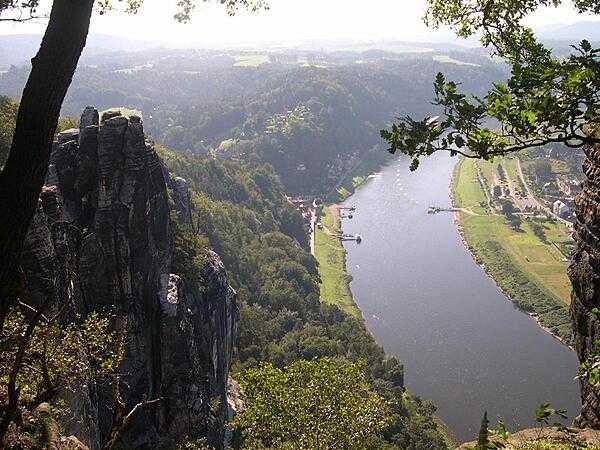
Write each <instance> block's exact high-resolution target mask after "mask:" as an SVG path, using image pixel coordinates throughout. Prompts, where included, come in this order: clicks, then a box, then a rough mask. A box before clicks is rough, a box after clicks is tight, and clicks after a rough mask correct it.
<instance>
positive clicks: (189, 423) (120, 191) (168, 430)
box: [23, 107, 238, 449]
mask: <svg viewBox="0 0 600 450" xmlns="http://www.w3.org/2000/svg"><path fill="white" fill-rule="evenodd" d="M190 208H191V206H190V202H189V193H188V191H187V186H186V183H185V180H183V179H181V178H176V177H173V176H171V175H170V174H169V173H168V172H167V170H166V169H165V167H164V165H163V164H162V162H161V160H160V158H159V157H158V156H157V154H156V152H155V151H154V149H153V147H152V145H151V144H149V143H148V142H146V141H145V138H144V132H143V126H142V121H141V119H140V118H139V117H136V116H131V117H124V116H122V115H121V114H120V113H118V112H108V113H105V114H104V115H103V116H102V118H99V114H98V112H97V111H96V110H95V109H93V108H89V107H88V108H86V110H85V111H84V113H83V115H82V117H81V124H80V128H79V130H68V131H66V132H63V133H61V134H59V135H58V136H57V139H56V142H55V146H54V149H53V153H52V158H51V165H50V167H49V171H48V176H47V181H46V186H44V189H43V192H42V195H41V198H40V206H39V210H38V213H37V215H36V216H35V220H34V222H33V224H32V226H31V229H30V231H29V235H28V239H27V247H26V251H25V253H24V264H23V265H24V271H25V275H26V279H27V283H28V287H29V289H30V291H31V292H32V297H34V298H35V299H37V300H36V301H38V302H41V301H43V299H44V298H48V297H49V296H50V297H51V298H53V299H54V300H53V301H54V302H56V303H57V304H61V305H62V304H68V305H71V308H70V309H71V310H72V311H73V313H72V316H73V317H72V320H77V317H79V316H83V315H85V314H87V313H89V312H91V311H103V312H111V313H112V314H115V315H116V316H118V317H120V318H121V319H119V320H120V322H119V323H125V324H126V331H127V341H126V342H127V344H126V350H125V357H124V361H123V368H122V370H123V379H122V381H123V383H122V386H123V387H124V389H123V400H124V402H125V404H126V406H127V409H129V408H131V407H133V406H134V405H136V404H137V403H138V402H140V401H142V400H143V399H158V398H161V399H162V400H161V401H160V402H158V403H156V404H154V405H152V406H148V407H146V408H143V410H142V411H140V412H139V413H137V414H136V417H135V419H134V421H133V423H132V424H131V426H130V427H129V428H128V431H127V433H126V434H125V436H124V437H123V440H122V443H121V444H122V446H123V448H156V447H158V446H163V445H164V446H166V447H167V448H168V447H170V446H173V445H174V444H175V443H177V442H181V441H182V440H183V439H184V438H185V437H188V436H189V437H192V436H206V437H207V438H208V441H209V442H210V443H211V444H212V445H213V446H215V447H217V448H220V447H221V446H222V442H223V435H224V422H225V420H226V416H227V379H228V371H229V365H230V361H231V355H232V351H233V340H234V336H235V334H236V327H237V320H238V309H237V305H236V293H235V291H234V290H233V289H232V288H231V287H230V285H229V284H228V282H227V279H226V277H225V271H224V268H223V265H222V263H221V261H220V259H219V257H218V256H217V255H216V254H214V253H209V254H208V255H206V258H205V263H204V265H203V267H202V269H201V270H200V273H199V275H198V278H199V279H194V280H190V279H185V278H184V277H183V276H182V274H174V273H171V267H172V256H173V236H172V226H171V220H179V221H182V222H185V221H186V220H187V218H188V217H189V211H190ZM172 209H174V212H175V213H176V214H171V212H172V211H171V210H172ZM171 217H177V219H171ZM68 399H69V404H70V407H71V412H72V418H71V419H70V420H69V421H68V423H66V424H65V425H66V429H67V431H68V432H70V433H74V434H75V435H76V436H77V437H78V438H79V439H80V440H81V441H82V442H84V443H85V444H86V445H88V446H89V447H90V448H91V449H96V448H99V447H100V446H101V445H102V442H103V441H104V440H105V439H106V437H107V433H108V431H109V430H110V426H111V422H112V410H113V406H114V405H113V404H112V396H111V395H110V389H109V387H108V386H106V385H103V384H100V383H96V382H94V381H92V380H90V383H89V384H88V385H87V386H83V387H82V388H81V389H80V390H78V392H75V393H72V394H70V395H69V396H68Z"/></svg>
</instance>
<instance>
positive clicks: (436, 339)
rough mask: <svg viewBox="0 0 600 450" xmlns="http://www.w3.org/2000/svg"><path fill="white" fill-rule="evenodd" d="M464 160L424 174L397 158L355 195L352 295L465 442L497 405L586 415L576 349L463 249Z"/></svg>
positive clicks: (414, 386) (514, 413)
mask: <svg viewBox="0 0 600 450" xmlns="http://www.w3.org/2000/svg"><path fill="white" fill-rule="evenodd" d="M455 162H456V161H455V160H453V159H451V158H449V157H447V156H446V155H440V156H438V157H434V158H431V159H429V160H426V161H422V164H421V167H420V168H419V170H418V171H417V172H416V173H411V172H410V171H409V170H408V164H407V163H406V161H404V160H403V161H396V162H394V164H392V165H390V166H388V167H386V168H385V169H384V170H383V171H382V172H381V173H380V174H378V175H376V176H375V177H372V179H371V180H369V182H368V183H366V184H365V185H364V186H363V187H361V188H360V189H358V191H357V192H356V193H355V194H354V195H353V196H352V197H350V198H349V199H348V200H347V201H346V202H345V203H346V205H347V206H349V205H352V206H356V207H357V211H356V213H355V215H354V218H353V219H351V220H349V219H344V221H343V222H344V223H343V227H344V232H346V233H352V234H354V233H360V234H361V235H362V237H363V241H362V243H361V244H360V245H356V244H355V243H354V242H350V243H346V249H347V250H348V258H347V266H348V270H349V272H350V273H351V275H352V276H353V278H354V280H353V282H352V284H351V287H352V292H353V294H354V296H355V298H356V300H357V302H358V304H359V306H360V308H361V310H362V312H363V316H364V317H365V320H366V322H367V325H368V327H369V329H370V330H371V332H372V333H373V334H374V335H375V337H376V338H377V340H378V341H379V342H380V343H381V345H383V346H384V348H385V349H386V351H387V352H389V353H391V354H394V355H396V356H398V357H399V358H400V359H401V360H402V361H403V362H404V363H405V379H406V385H407V387H408V388H409V390H410V391H411V392H413V393H415V394H417V395H420V396H422V397H423V398H424V399H431V400H433V401H434V403H435V404H436V406H437V407H438V412H437V415H438V416H439V417H441V418H442V420H444V422H446V424H447V425H448V426H449V427H450V428H451V430H452V431H453V432H454V433H455V434H456V437H457V438H458V439H459V440H470V439H471V438H473V437H474V436H475V435H476V433H477V430H478V429H479V425H480V422H481V417H482V415H483V411H484V410H487V411H488V415H489V417H490V420H491V421H492V422H495V419H496V418H497V417H503V418H504V420H505V421H506V423H507V425H508V426H509V428H511V429H515V428H516V427H527V426H530V425H533V424H534V422H535V421H534V410H535V408H536V407H537V406H538V405H539V404H540V403H542V402H543V401H550V402H551V403H552V405H553V406H554V407H557V408H564V409H567V410H568V411H569V413H571V414H576V413H577V410H578V408H579V397H578V390H577V385H576V382H575V381H573V377H574V376H575V374H576V370H577V359H576V356H575V354H574V352H572V351H571V350H569V349H568V348H567V347H565V346H564V345H562V344H561V343H559V342H558V341H557V340H556V339H554V338H553V337H552V336H551V335H550V334H548V333H546V332H545V331H543V330H542V329H541V328H540V327H539V326H538V325H537V324H536V322H535V321H534V320H533V319H531V318H530V317H529V316H527V315H526V314H523V313H521V312H519V311H518V310H517V309H515V308H514V306H513V305H512V303H510V302H509V301H508V300H507V298H506V297H505V296H504V294H502V292H501V291H500V290H499V289H498V288H497V286H496V285H495V283H494V282H493V280H491V279H490V278H489V277H488V276H487V275H486V274H485V273H484V271H483V270H482V269H481V268H480V267H479V266H478V265H476V264H475V262H474V261H473V259H472V257H471V254H470V253H469V252H468V251H467V250H466V248H465V247H464V245H463V243H462V241H461V239H460V236H459V234H458V231H457V228H456V225H455V223H454V220H453V216H452V214H451V213H440V214H435V215H428V214H426V210H427V207H428V206H429V205H432V204H435V205H449V204H450V198H449V184H450V179H451V176H452V170H453V167H454V163H455Z"/></svg>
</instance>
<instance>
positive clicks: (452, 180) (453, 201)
mask: <svg viewBox="0 0 600 450" xmlns="http://www.w3.org/2000/svg"><path fill="white" fill-rule="evenodd" d="M461 163H462V159H461V160H459V161H458V162H457V163H456V165H455V166H454V169H453V170H452V176H451V177H450V184H449V186H448V189H449V196H450V202H451V204H452V207H454V208H458V207H460V206H459V205H457V203H456V198H455V195H454V189H455V178H456V175H457V172H458V171H459V170H460V164H461ZM453 222H454V225H455V226H456V231H457V232H458V235H459V237H460V240H461V242H462V244H463V245H464V247H465V249H466V250H467V251H468V252H469V254H470V255H471V258H473V262H474V263H475V264H476V265H477V266H478V267H479V268H480V269H481V270H483V272H484V273H485V274H486V276H488V277H489V278H490V279H491V280H492V281H493V282H494V284H495V285H496V287H497V288H498V290H499V291H500V292H501V293H502V295H504V297H505V298H506V300H507V301H508V302H510V303H511V304H512V305H513V306H514V307H515V308H516V309H518V310H519V311H520V312H521V313H523V314H526V315H527V316H529V317H530V318H531V319H533V320H534V321H535V322H536V323H537V325H538V326H539V327H540V328H541V329H542V330H543V331H545V332H546V333H548V334H549V335H551V336H552V337H553V338H554V339H556V340H557V341H559V342H560V343H561V344H563V345H565V346H566V347H568V348H569V349H571V350H573V351H575V349H574V348H573V346H572V345H570V344H569V343H567V342H566V341H565V339H563V338H562V337H561V336H559V335H558V334H556V333H554V332H553V331H552V330H551V329H550V328H548V327H547V326H545V325H544V324H543V323H542V322H541V320H540V318H539V315H538V314H536V313H534V312H529V311H525V310H524V309H522V308H520V307H519V305H518V304H517V303H516V302H515V301H514V300H513V299H512V298H511V296H510V294H509V293H508V292H507V291H506V290H505V289H504V288H503V287H502V286H501V285H500V282H499V281H498V280H496V278H495V277H494V275H493V274H492V273H491V272H490V271H489V269H488V268H487V267H486V265H485V264H484V263H483V262H481V261H480V260H479V258H478V256H477V254H476V251H475V249H474V248H473V247H472V245H471V244H469V241H468V240H467V237H466V235H465V231H464V225H463V223H462V221H461V217H460V212H459V211H455V212H454V213H453Z"/></svg>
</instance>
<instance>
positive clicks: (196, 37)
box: [0, 0, 582, 45]
mask: <svg viewBox="0 0 600 450" xmlns="http://www.w3.org/2000/svg"><path fill="white" fill-rule="evenodd" d="M43 1H47V2H49V0H43ZM175 4H176V0H145V3H144V5H143V7H142V9H141V10H140V12H139V13H138V15H137V16H133V17H131V16H127V15H124V14H120V13H109V14H108V15H105V16H99V15H95V17H94V19H93V22H92V32H93V33H102V34H111V35H118V36H127V37H129V38H134V39H144V40H156V41H162V42H172V43H175V44H185V43H190V44H191V43H193V44H199V43H203V44H205V45H214V44H217V43H218V44H236V45H239V44H252V43H257V42H265V41H282V40H283V41H286V42H288V43H293V42H294V41H300V40H312V39H356V40H365V39H369V40H377V39H385V38H394V39H402V40H413V41H428V40H440V39H443V38H445V37H448V36H450V33H449V32H447V31H445V32H444V31H437V32H434V31H431V30H427V28H426V27H425V26H424V25H423V22H422V20H421V17H422V15H423V12H424V9H425V5H426V1H425V0H270V4H271V9H270V10H269V11H262V12H260V13H248V12H242V13H239V14H238V15H237V16H236V17H233V18H232V17H228V16H227V14H226V13H225V11H224V8H223V7H221V6H219V5H216V4H215V2H214V1H213V2H209V3H207V4H202V5H201V6H199V7H198V9H197V12H196V13H195V15H194V20H193V21H192V22H191V23H190V24H186V25H182V24H177V23H175V22H174V20H173V19H172V16H173V13H174V11H175ZM581 19H582V17H581V16H578V15H577V14H576V13H575V12H574V11H573V10H572V9H571V8H570V7H569V6H563V7H560V8H558V9H555V8H548V9H546V10H544V11H541V12H540V13H538V14H536V15H535V17H533V18H531V20H530V23H531V24H532V25H534V26H536V25H546V24H552V23H558V22H560V23H570V22H575V21H577V20H581ZM41 30H42V24H37V25H36V24H28V25H14V26H13V25H10V24H6V23H2V24H0V34H12V33H31V32H36V31H37V32H41Z"/></svg>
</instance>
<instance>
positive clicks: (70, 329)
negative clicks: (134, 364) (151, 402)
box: [0, 304, 118, 445]
mask: <svg viewBox="0 0 600 450" xmlns="http://www.w3.org/2000/svg"><path fill="white" fill-rule="evenodd" d="M22 305H23V304H22ZM40 308H41V307H40ZM20 309H21V308H16V307H15V308H11V310H10V314H9V316H8V317H7V320H6V321H5V324H4V327H3V330H2V335H1V336H0V343H1V346H2V347H1V350H2V351H1V352H0V374H1V375H0V402H1V411H2V412H1V415H0V421H1V423H2V429H1V431H2V433H3V434H2V439H3V444H5V445H7V443H10V442H12V443H13V444H15V445H16V443H17V442H24V441H27V440H29V439H34V438H35V434H36V433H37V431H39V426H42V425H43V423H41V422H38V419H39V417H38V416H39V415H38V414H37V412H36V409H37V408H38V407H39V406H40V405H42V404H43V403H45V402H51V401H55V400H56V399H57V397H58V395H59V394H61V393H64V392H65V391H69V390H72V389H76V388H77V387H79V386H80V385H81V384H82V383H86V382H88V380H90V379H93V378H100V377H106V376H108V375H110V374H112V373H113V372H114V371H115V369H116V367H117V365H118V355H117V354H116V353H115V351H114V338H115V336H114V334H113V333H112V332H110V331H109V319H108V318H106V317H102V316H100V315H99V314H97V313H94V312H93V313H91V314H90V315H89V316H88V317H86V318H85V319H84V320H83V321H81V322H80V323H79V324H76V323H64V322H63V321H62V320H64V316H63V315H61V314H60V312H59V313H57V314H55V315H54V316H53V317H50V318H48V317H46V315H45V314H44V313H41V312H40V311H42V309H40V310H39V311H37V312H33V311H32V308H31V307H27V308H24V309H23V310H20ZM6 433H7V434H6Z"/></svg>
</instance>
